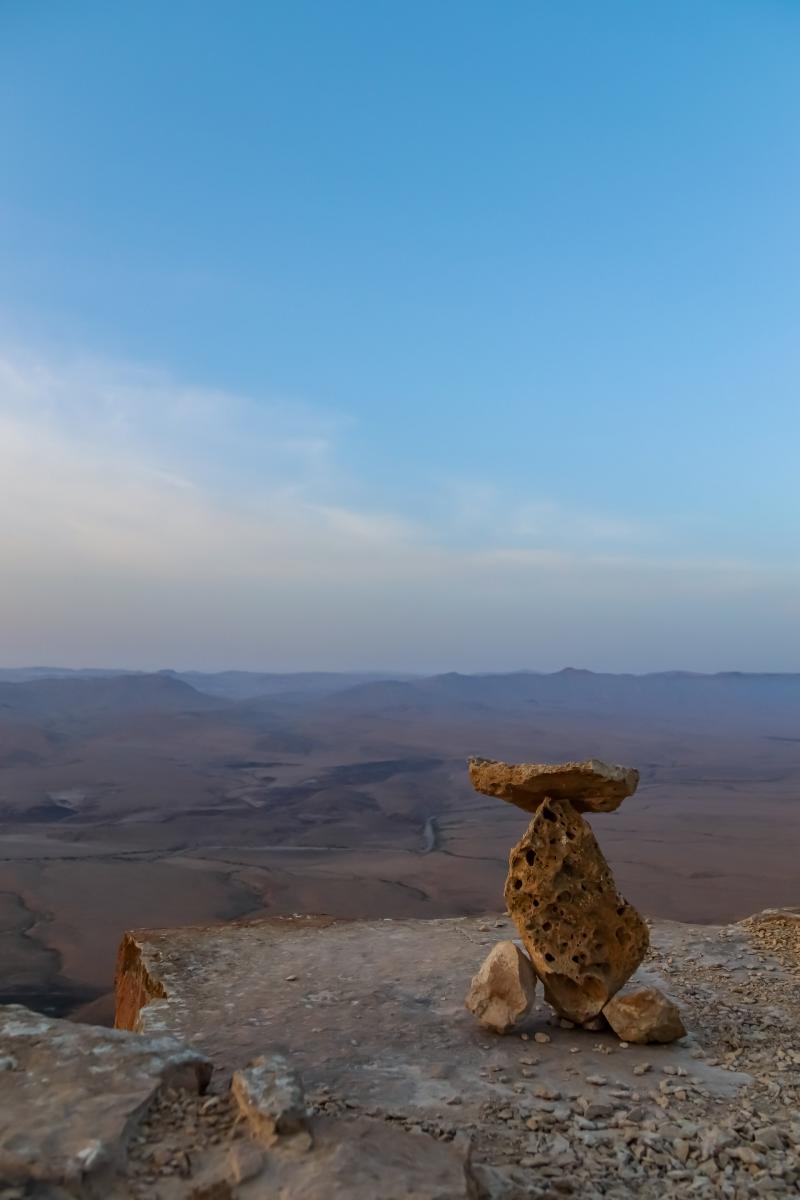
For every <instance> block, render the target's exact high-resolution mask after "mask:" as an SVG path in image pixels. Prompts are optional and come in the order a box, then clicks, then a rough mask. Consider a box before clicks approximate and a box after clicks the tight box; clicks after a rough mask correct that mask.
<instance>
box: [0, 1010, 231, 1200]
mask: <svg viewBox="0 0 800 1200" xmlns="http://www.w3.org/2000/svg"><path fill="white" fill-rule="evenodd" d="M210 1074H211V1067H210V1064H209V1063H208V1061H207V1059H206V1058H205V1057H204V1055H203V1054H202V1053H201V1052H200V1051H198V1050H192V1049H189V1048H187V1047H186V1046H182V1045H181V1044H180V1043H179V1042H177V1041H176V1040H175V1039H174V1038H172V1037H170V1036H168V1035H165V1034H158V1035H156V1036H154V1037H137V1036H135V1035H134V1034H131V1033H125V1032H122V1031H120V1030H113V1029H104V1028H101V1027H99V1026H92V1025H77V1024H73V1023H72V1022H70V1021H60V1020H55V1019H52V1018H49V1017H44V1016H41V1015H39V1014H38V1013H33V1012H31V1011H30V1010H29V1009H27V1008H23V1007H22V1006H21V1005H15V1004H12V1005H5V1006H3V1007H1V1008H0V1184H2V1183H8V1184H15V1183H20V1184H27V1185H33V1184H41V1185H47V1184H52V1185H54V1186H57V1185H64V1186H65V1187H68V1188H70V1189H72V1190H74V1191H75V1194H79V1195H86V1196H90V1195H92V1196H93V1195H97V1196H103V1197H107V1196H109V1195H110V1190H109V1189H110V1187H111V1184H110V1183H109V1180H110V1179H111V1178H113V1176H115V1175H116V1174H117V1173H119V1172H121V1171H123V1170H124V1167H125V1159H126V1146H127V1142H128V1139H129V1137H130V1136H131V1134H132V1132H133V1130H134V1128H135V1125H136V1122H137V1120H138V1118H139V1117H141V1116H142V1114H143V1113H144V1112H146V1110H147V1107H148V1105H149V1103H150V1102H151V1101H152V1100H153V1098H154V1096H155V1095H156V1094H157V1092H158V1091H159V1089H160V1088H162V1087H171V1088H189V1089H191V1090H193V1091H195V1092H197V1091H198V1090H200V1089H201V1088H203V1087H205V1085H206V1084H207V1083H208V1080H209V1078H210Z"/></svg>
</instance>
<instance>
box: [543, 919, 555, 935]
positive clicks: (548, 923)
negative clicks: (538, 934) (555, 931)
mask: <svg viewBox="0 0 800 1200" xmlns="http://www.w3.org/2000/svg"><path fill="white" fill-rule="evenodd" d="M552 928H553V924H552V922H551V921H545V922H544V924H543V925H542V929H543V930H544V931H545V933H548V932H549V930H551V929H552Z"/></svg>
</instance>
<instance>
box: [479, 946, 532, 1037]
mask: <svg viewBox="0 0 800 1200" xmlns="http://www.w3.org/2000/svg"><path fill="white" fill-rule="evenodd" d="M535 991H536V976H535V974H534V971H533V967H532V966H531V964H530V960H529V959H528V958H526V956H525V955H524V954H523V953H522V951H521V950H520V949H519V947H518V946H516V945H515V944H514V942H498V943H497V945H496V946H494V947H493V948H492V950H491V952H490V953H489V954H488V956H487V957H486V960H485V961H484V963H483V966H482V967H481V969H480V970H479V971H478V974H477V975H475V976H474V977H473V979H472V983H471V985H470V989H469V992H468V993H467V998H466V1000H465V1001H464V1003H465V1004H466V1006H467V1008H468V1009H469V1011H470V1012H472V1013H474V1014H475V1016H476V1017H477V1018H478V1020H479V1021H480V1023H481V1024H482V1025H485V1026H486V1028H487V1029H491V1030H493V1031H494V1032H495V1033H508V1032H509V1031H510V1030H511V1029H513V1028H514V1026H515V1025H516V1024H517V1023H518V1022H519V1021H521V1020H523V1018H524V1017H527V1015H528V1013H529V1012H530V1011H531V1008H532V1006H533V1001H534V994H535Z"/></svg>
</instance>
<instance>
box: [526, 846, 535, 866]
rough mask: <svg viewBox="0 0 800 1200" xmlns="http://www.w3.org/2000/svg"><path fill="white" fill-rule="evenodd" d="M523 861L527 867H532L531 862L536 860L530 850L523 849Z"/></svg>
mask: <svg viewBox="0 0 800 1200" xmlns="http://www.w3.org/2000/svg"><path fill="white" fill-rule="evenodd" d="M525 862H526V863H527V864H528V866H529V867H532V866H533V864H534V863H535V862H536V855H535V854H534V853H533V851H532V850H526V851H525Z"/></svg>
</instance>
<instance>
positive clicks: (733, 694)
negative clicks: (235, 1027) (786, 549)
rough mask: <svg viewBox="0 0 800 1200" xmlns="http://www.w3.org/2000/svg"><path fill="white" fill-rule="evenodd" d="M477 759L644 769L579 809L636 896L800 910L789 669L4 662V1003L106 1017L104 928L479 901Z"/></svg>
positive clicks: (493, 853)
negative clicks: (601, 808)
mask: <svg viewBox="0 0 800 1200" xmlns="http://www.w3.org/2000/svg"><path fill="white" fill-rule="evenodd" d="M470 755H480V756H485V757H490V758H498V759H503V760H506V761H510V762H526V761H540V762H559V761H565V760H570V759H576V758H577V759H585V758H591V757H596V758H601V759H604V760H606V761H609V762H617V763H622V764H625V765H629V766H635V767H637V768H638V769H639V771H640V772H641V782H640V784H639V788H638V791H637V792H636V794H635V795H634V796H633V797H631V798H629V799H628V800H627V801H626V802H625V804H624V805H623V806H622V808H621V809H619V810H618V811H617V812H616V813H612V814H604V815H603V817H602V818H598V819H596V820H595V819H593V821H592V823H593V828H594V830H595V833H596V836H597V838H598V840H599V842H600V845H601V847H602V849H603V851H604V853H605V854H606V856H607V858H608V859H609V862H610V863H611V865H612V868H613V871H614V874H615V877H616V879H617V881H618V883H619V885H620V887H621V889H622V891H623V892H624V893H625V895H626V896H627V897H628V899H629V900H630V901H631V902H632V903H633V904H635V905H636V907H637V908H639V909H640V911H642V912H644V913H647V914H648V915H650V916H653V917H661V918H674V919H678V920H681V921H689V922H694V923H698V922H699V923H703V922H708V923H715V922H716V923H722V922H727V921H731V920H736V919H738V918H742V917H745V916H747V915H749V914H751V913H753V912H756V911H759V910H761V909H764V908H767V907H777V906H781V905H792V904H796V903H797V889H798V882H800V867H798V860H799V859H800V676H792V675H771V676H766V675H740V674H727V675H716V676H702V675H690V674H682V673H671V674H662V675H650V676H615V675H597V674H592V673H590V672H584V671H573V670H566V671H562V672H558V673H556V674H552V675H541V674H537V673H533V672H519V673H517V674H511V675H495V676H492V675H481V676H477V675H456V674H453V675H439V676H431V677H415V678H408V677H389V676H386V677H381V676H368V677H367V676H354V675H344V674H343V675H323V674H319V675H297V676H277V675H269V674H257V673H252V674H249V673H244V672H226V673H220V674H218V675H201V674H195V673H192V674H190V673H186V674H182V675H180V674H177V673H175V672H161V673H158V674H123V673H120V674H114V673H111V672H108V673H92V672H88V673H80V672H57V671H53V672H51V673H48V672H47V671H46V670H43V671H42V670H40V671H30V672H26V671H15V672H12V671H6V672H2V673H0V1002H2V1003H9V1002H20V1003H24V1004H28V1005H30V1006H31V1007H34V1008H37V1009H40V1010H41V1011H44V1012H48V1013H50V1014H54V1015H71V1016H74V1017H76V1018H78V1019H81V1018H87V1019H95V1020H110V1019H111V1012H112V1001H111V989H112V985H113V970H114V956H115V951H116V947H117V945H118V943H119V941H120V938H121V935H122V933H123V932H124V931H125V930H126V929H131V928H141V927H158V926H175V925H181V924H205V923H216V922H220V921H231V920H237V919H241V918H248V917H257V916H264V915H270V914H276V915H277V914H287V913H319V914H329V915H332V916H341V917H370V918H374V917H405V916H412V917H425V916H432V917H433V916H451V915H460V914H464V915H477V914H481V913H484V912H495V911H496V910H497V909H498V908H500V907H501V905H502V891H503V881H504V878H505V872H506V862H507V856H508V851H509V848H510V847H511V845H512V844H513V843H514V842H516V841H517V840H518V838H519V837H520V836H521V834H522V832H523V830H524V828H525V825H526V815H525V814H524V813H522V812H520V811H519V810H516V809H514V808H512V807H511V806H510V805H507V804H504V803H503V802H502V801H500V800H497V799H494V798H492V797H488V796H484V795H480V794H478V793H477V792H475V791H474V790H473V789H472V787H471V785H470V781H469V777H468V774H467V769H466V760H467V758H468V757H469V756H470Z"/></svg>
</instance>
